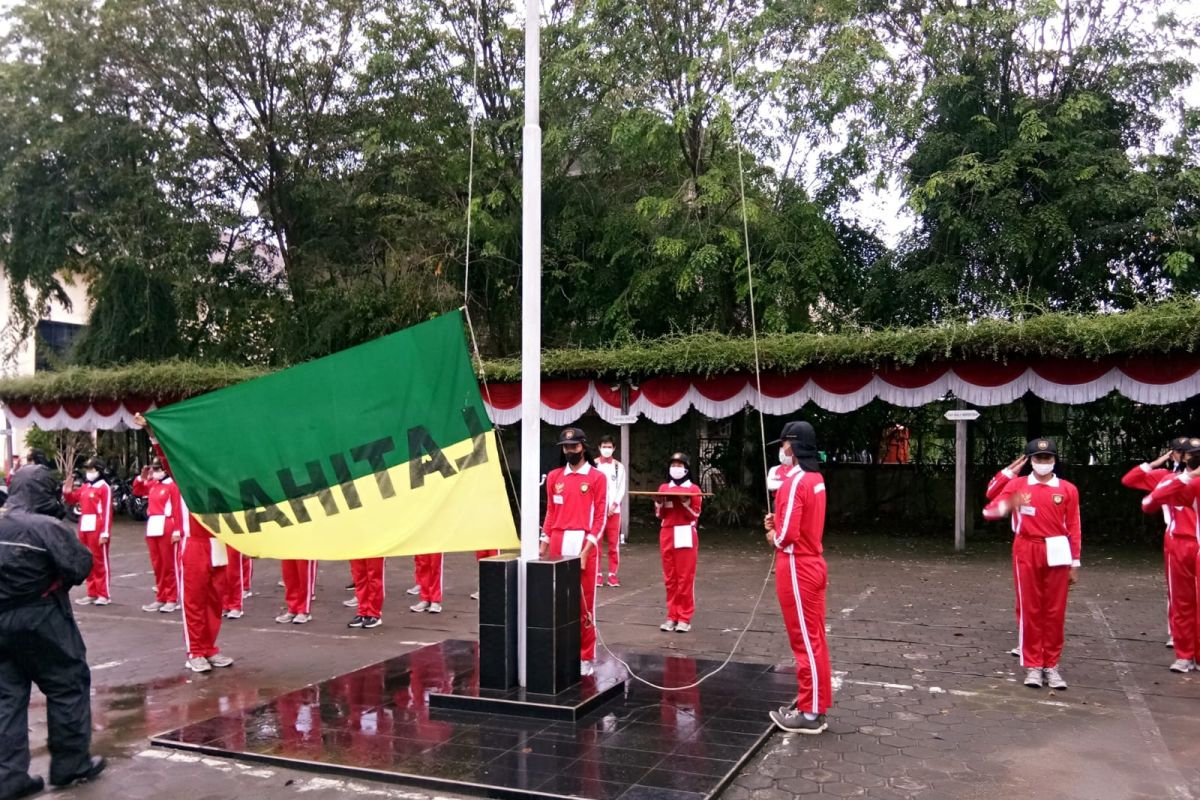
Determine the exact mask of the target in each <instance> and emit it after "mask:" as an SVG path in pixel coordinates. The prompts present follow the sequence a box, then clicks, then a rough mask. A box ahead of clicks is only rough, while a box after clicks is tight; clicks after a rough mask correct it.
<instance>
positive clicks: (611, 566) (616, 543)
mask: <svg viewBox="0 0 1200 800" xmlns="http://www.w3.org/2000/svg"><path fill="white" fill-rule="evenodd" d="M599 447H600V455H599V456H598V457H597V458H596V469H598V470H600V471H601V472H603V473H604V475H605V477H606V478H608V516H607V517H605V520H604V530H603V531H602V532H601V534H600V541H601V542H607V543H608V548H607V549H608V585H609V586H620V585H621V579H620V578H618V577H617V570H618V569H619V568H620V566H621V502H622V501H623V500H624V499H625V489H626V487H627V486H628V483H629V473H628V471H627V470H626V469H625V465H624V464H622V463H621V462H620V461H617V459H615V458H614V457H613V454H614V453H615V452H616V447H615V446H614V444H613V437H611V436H609V435H608V434H605V435H603V436H601V437H600V442H599ZM596 559H597V561H596V563H597V568H596V585H597V586H602V585H603V584H604V570H602V569H600V568H599V563H600V562H601V561H603V560H604V554H603V553H601V552H597V555H596Z"/></svg>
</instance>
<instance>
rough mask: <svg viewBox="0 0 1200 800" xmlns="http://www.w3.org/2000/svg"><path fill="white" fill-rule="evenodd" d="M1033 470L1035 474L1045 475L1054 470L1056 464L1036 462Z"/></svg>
mask: <svg viewBox="0 0 1200 800" xmlns="http://www.w3.org/2000/svg"><path fill="white" fill-rule="evenodd" d="M1033 471H1034V474H1036V475H1040V476H1042V477H1045V476H1047V475H1049V474H1050V473H1051V472H1054V464H1034V465H1033Z"/></svg>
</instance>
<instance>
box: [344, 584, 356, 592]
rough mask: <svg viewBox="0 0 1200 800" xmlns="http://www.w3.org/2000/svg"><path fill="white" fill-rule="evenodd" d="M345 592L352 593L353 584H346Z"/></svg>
mask: <svg viewBox="0 0 1200 800" xmlns="http://www.w3.org/2000/svg"><path fill="white" fill-rule="evenodd" d="M346 591H347V592H352V591H354V584H353V583H347V584H346Z"/></svg>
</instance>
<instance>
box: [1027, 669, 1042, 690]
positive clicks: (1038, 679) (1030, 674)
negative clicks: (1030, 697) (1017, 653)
mask: <svg viewBox="0 0 1200 800" xmlns="http://www.w3.org/2000/svg"><path fill="white" fill-rule="evenodd" d="M1025 685H1026V686H1028V687H1029V688H1031V689H1040V688H1042V671H1041V670H1040V669H1039V668H1037V667H1030V668H1029V669H1027V670H1025Z"/></svg>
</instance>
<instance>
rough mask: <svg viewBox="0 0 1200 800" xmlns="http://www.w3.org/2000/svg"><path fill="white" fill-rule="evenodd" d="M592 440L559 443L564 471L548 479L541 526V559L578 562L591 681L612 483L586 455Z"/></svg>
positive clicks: (585, 661)
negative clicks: (599, 546) (600, 548)
mask: <svg viewBox="0 0 1200 800" xmlns="http://www.w3.org/2000/svg"><path fill="white" fill-rule="evenodd" d="M586 445H587V434H585V433H584V432H583V431H582V430H580V429H579V428H567V429H566V430H564V431H563V432H562V433H561V434H560V435H559V437H558V446H559V447H561V448H562V454H563V461H564V462H565V463H564V464H563V466H561V467H558V468H557V469H555V470H552V471H551V472H550V474H549V475H547V476H546V519H545V521H544V522H543V523H542V537H541V539H542V543H541V553H540V556H541V557H542V558H546V557H547V556H549V557H550V558H561V557H565V558H572V557H574V556H579V560H580V574H579V580H580V583H581V587H580V588H581V597H580V602H579V616H580V620H579V625H580V629H579V660H580V662H581V664H580V673H581V674H582V675H591V674H592V672H593V669H594V666H593V663H592V662H593V661H595V660H596V628H595V627H594V625H593V624H592V620H593V614H592V609H593V608H594V607H595V602H596V568H597V565H598V563H599V561H598V559H597V557H596V543H597V542H598V541H599V540H600V532H601V531H602V530H603V529H604V517H605V512H606V511H607V509H608V496H607V492H608V478H606V477H605V475H604V473H603V472H601V471H600V470H598V469H596V468H595V467H594V466H593V465H592V462H591V458H590V457H589V455H588V453H587V447H586Z"/></svg>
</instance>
